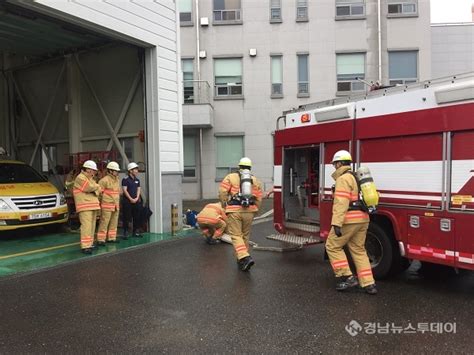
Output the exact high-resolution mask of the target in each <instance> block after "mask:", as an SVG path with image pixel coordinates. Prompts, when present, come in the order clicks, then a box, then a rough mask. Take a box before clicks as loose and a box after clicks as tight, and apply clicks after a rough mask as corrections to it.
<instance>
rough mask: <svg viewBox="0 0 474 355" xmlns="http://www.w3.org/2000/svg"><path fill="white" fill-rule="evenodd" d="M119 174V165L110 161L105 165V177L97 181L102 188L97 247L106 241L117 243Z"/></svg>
mask: <svg viewBox="0 0 474 355" xmlns="http://www.w3.org/2000/svg"><path fill="white" fill-rule="evenodd" d="M119 172H120V167H119V165H118V164H117V163H116V162H114V161H111V162H110V163H108V164H107V175H106V176H104V177H103V178H102V179H100V180H99V185H100V187H101V188H102V199H101V201H100V208H101V213H100V222H99V231H98V232H97V244H98V245H99V246H104V245H105V242H106V241H107V242H111V243H115V242H116V241H117V224H118V217H119V210H120V182H119V178H118V174H119Z"/></svg>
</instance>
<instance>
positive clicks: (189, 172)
mask: <svg viewBox="0 0 474 355" xmlns="http://www.w3.org/2000/svg"><path fill="white" fill-rule="evenodd" d="M183 146H184V175H183V176H184V177H185V178H195V177H196V136H184V141H183Z"/></svg>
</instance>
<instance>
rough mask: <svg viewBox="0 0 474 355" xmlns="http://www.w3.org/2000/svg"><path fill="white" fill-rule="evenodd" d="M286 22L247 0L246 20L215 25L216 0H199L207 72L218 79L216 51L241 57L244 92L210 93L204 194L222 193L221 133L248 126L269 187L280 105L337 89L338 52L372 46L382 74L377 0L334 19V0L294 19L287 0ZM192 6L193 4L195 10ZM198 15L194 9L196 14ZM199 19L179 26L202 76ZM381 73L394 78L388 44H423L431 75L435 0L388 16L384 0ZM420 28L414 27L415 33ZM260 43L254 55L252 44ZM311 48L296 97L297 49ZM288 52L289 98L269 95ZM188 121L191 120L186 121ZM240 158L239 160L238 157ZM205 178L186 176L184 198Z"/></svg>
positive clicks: (370, 66)
mask: <svg viewBox="0 0 474 355" xmlns="http://www.w3.org/2000/svg"><path fill="white" fill-rule="evenodd" d="M281 3H282V23H270V21H269V9H270V8H269V1H252V0H242V24H240V25H219V26H218V25H213V23H212V22H213V21H212V10H213V9H212V1H200V2H199V6H200V7H199V16H200V17H208V18H209V22H210V24H209V26H207V27H202V26H199V31H200V50H205V51H206V52H207V58H205V59H202V60H200V67H201V79H202V80H207V81H208V82H209V83H210V84H211V86H213V85H214V73H213V71H214V68H213V65H214V64H213V63H214V60H213V58H214V57H215V56H222V55H230V56H236V57H242V66H243V96H244V98H243V99H242V100H221V99H219V100H212V105H213V107H214V127H213V129H210V130H205V132H204V135H203V137H204V139H203V156H204V157H205V158H204V159H203V162H202V164H203V165H202V172H203V178H202V184H203V191H204V197H207V198H214V197H216V190H217V186H218V182H216V178H215V176H216V169H215V160H216V152H215V144H216V142H215V141H216V138H215V134H219V133H232V132H244V134H245V138H244V140H245V155H247V156H249V157H250V158H251V159H252V160H253V162H254V169H253V170H254V173H255V175H256V176H257V177H259V178H260V179H261V180H262V181H263V183H264V184H265V188H266V189H267V190H268V189H270V188H271V186H272V175H273V137H272V131H273V130H274V129H275V123H276V118H277V117H278V116H280V115H281V113H282V111H284V110H287V109H290V108H292V107H297V106H299V105H302V104H306V103H310V102H317V101H321V100H326V99H330V98H333V97H334V96H335V95H336V88H337V84H336V53H338V52H354V51H363V52H365V53H366V80H368V81H372V80H374V81H375V80H377V79H378V36H377V1H376V0H367V1H366V16H365V18H364V19H358V20H343V21H341V20H335V15H336V11H335V1H308V3H309V9H308V14H309V21H308V22H296V21H295V17H296V8H295V4H296V1H282V2H281ZM193 12H194V10H193ZM193 15H194V14H193ZM196 22H198V21H196V19H194V26H191V27H181V50H182V57H186V58H194V59H195V60H194V64H195V74H194V77H195V78H196V76H197V75H196V70H197V67H196V27H195V25H196ZM381 23H382V24H381V31H382V79H383V82H384V83H385V84H387V83H388V52H387V51H388V50H397V49H398V50H400V49H415V50H418V51H419V57H418V61H419V64H418V66H419V71H418V72H419V79H420V80H425V79H428V78H429V77H430V76H431V69H430V67H431V61H430V52H431V45H430V42H431V37H430V33H429V28H430V24H429V23H430V9H429V0H419V1H418V16H416V17H408V18H387V1H386V0H382V16H381ZM414 34H415V35H414ZM250 48H255V49H257V56H256V57H250V56H249V49H250ZM298 52H307V53H309V76H310V96H309V97H308V98H298V97H297V55H296V54H297V53H298ZM271 54H281V55H282V56H283V57H282V60H283V98H279V99H272V98H271V75H270V55H271ZM185 129H186V126H185ZM236 164H237V162H236ZM198 191H199V182H184V197H185V199H195V198H197V197H198Z"/></svg>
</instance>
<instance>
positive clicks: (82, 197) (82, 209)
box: [73, 160, 101, 254]
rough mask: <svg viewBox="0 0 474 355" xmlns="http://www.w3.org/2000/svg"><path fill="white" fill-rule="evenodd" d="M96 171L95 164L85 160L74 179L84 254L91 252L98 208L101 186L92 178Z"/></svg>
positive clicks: (75, 199) (74, 191) (75, 200)
mask: <svg viewBox="0 0 474 355" xmlns="http://www.w3.org/2000/svg"><path fill="white" fill-rule="evenodd" d="M96 173H97V164H96V163H95V162H93V161H92V160H87V161H85V162H84V164H83V165H82V171H81V173H80V174H79V175H78V176H77V177H76V179H75V180H74V188H73V194H74V203H75V205H76V211H77V213H78V214H79V221H80V222H81V249H82V252H83V253H85V254H91V253H92V248H93V244H94V234H95V227H96V219H97V212H98V211H99V210H100V205H99V196H100V194H101V188H100V186H99V184H97V183H96V182H95V180H94V175H95V174H96Z"/></svg>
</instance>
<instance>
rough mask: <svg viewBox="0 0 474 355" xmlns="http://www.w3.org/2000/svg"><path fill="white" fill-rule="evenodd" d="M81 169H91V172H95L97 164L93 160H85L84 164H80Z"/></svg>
mask: <svg viewBox="0 0 474 355" xmlns="http://www.w3.org/2000/svg"><path fill="white" fill-rule="evenodd" d="M82 167H83V168H86V169H92V170H96V171H97V164H96V163H95V161H93V160H86V161H85V162H84V164H82Z"/></svg>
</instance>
